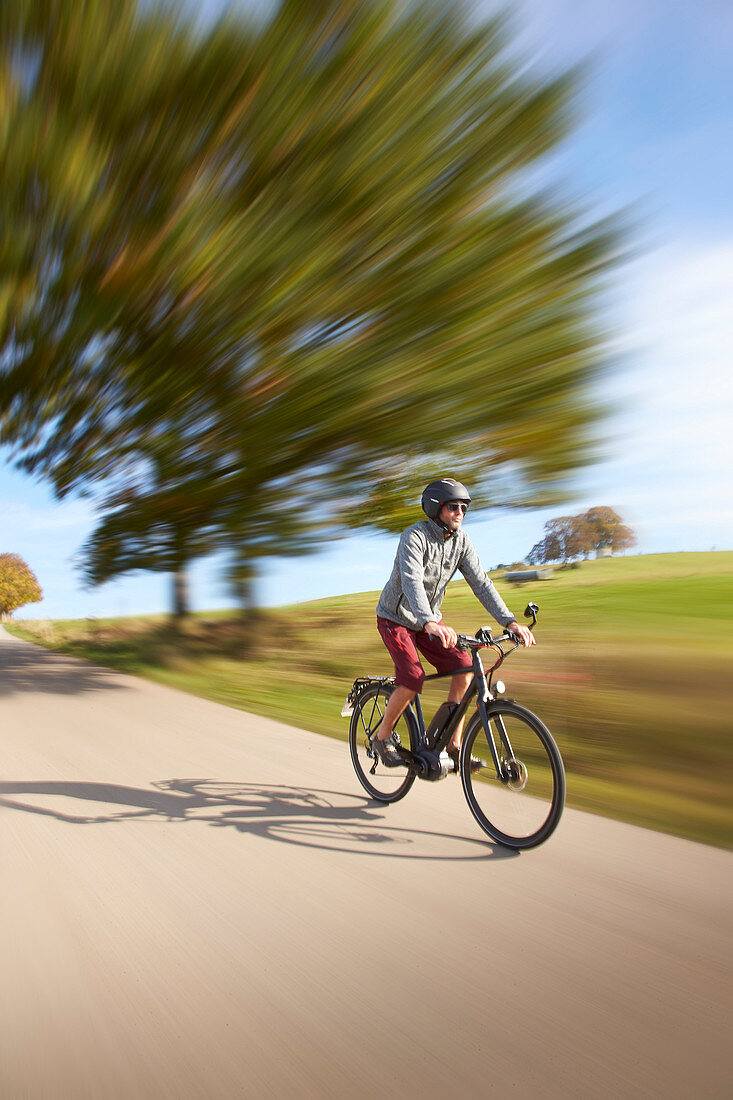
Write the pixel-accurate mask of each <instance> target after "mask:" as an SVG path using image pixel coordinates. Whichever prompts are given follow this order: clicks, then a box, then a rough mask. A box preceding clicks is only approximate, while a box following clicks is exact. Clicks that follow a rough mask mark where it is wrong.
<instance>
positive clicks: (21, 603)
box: [0, 554, 43, 622]
mask: <svg viewBox="0 0 733 1100" xmlns="http://www.w3.org/2000/svg"><path fill="white" fill-rule="evenodd" d="M42 599H43V592H42V591H41V586H40V584H39V583H38V580H37V578H36V575H35V573H34V572H33V571H32V570H31V569H30V568H29V566H28V565H26V563H25V562H24V561H23V559H22V558H21V557H20V556H19V555H18V554H0V620H2V621H3V622H7V621H8V619H10V618H11V616H12V614H13V612H14V611H17V609H18V608H19V607H25V605H26V604H28V603H38V602H39V601H40V600H42Z"/></svg>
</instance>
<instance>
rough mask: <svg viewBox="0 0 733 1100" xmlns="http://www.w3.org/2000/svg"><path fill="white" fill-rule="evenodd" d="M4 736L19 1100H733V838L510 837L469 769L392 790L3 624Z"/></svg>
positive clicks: (299, 735) (2, 956) (3, 912)
mask: <svg viewBox="0 0 733 1100" xmlns="http://www.w3.org/2000/svg"><path fill="white" fill-rule="evenodd" d="M0 745H2V751H1V753H0V883H1V884H2V889H1V890H0V921H1V925H0V926H1V927H2V930H3V931H2V936H1V937H0V975H1V976H2V977H1V980H0V1095H1V1096H2V1097H3V1098H16V1097H23V1098H26V1097H28V1098H33V1100H37V1098H47V1097H53V1098H56V1097H59V1098H64V1100H65V1098H70V1100H71V1098H74V1100H76V1098H86V1097H90V1098H91V1097H94V1098H95V1100H104V1098H106V1097H110V1098H128V1097H129V1098H135V1100H147V1098H149V1097H150V1098H153V1097H155V1098H160V1100H163V1098H168V1097H170V1098H174V1097H175V1098H183V1100H189V1098H190V1100H193V1098H202V1100H218V1098H222V1100H223V1098H229V1097H257V1098H260V1097H273V1098H280V1097H319V1098H323V1097H348V1098H361V1097H376V1096H379V1097H397V1096H399V1097H419V1098H420V1100H429V1098H432V1097H444V1096H448V1095H450V1096H458V1097H474V1096H476V1097H478V1096H497V1097H513V1096H518V1097H523V1098H526V1097H543V1098H546V1097H584V1098H586V1097H624V1098H626V1097H665V1098H666V1097H696V1098H699V1097H723V1096H725V1097H727V1096H729V1095H730V1092H731V1080H732V1078H733V1075H732V1072H731V1071H732V1070H733V1052H732V1050H731V1047H732V1046H733V1044H731V1038H730V1035H731V1032H730V1024H731V1007H732V1006H733V996H732V994H733V972H732V967H731V950H730V945H731V928H732V927H733V875H732V873H731V872H732V871H733V855H731V853H728V852H724V851H720V850H717V849H713V848H708V847H706V846H703V845H699V844H694V843H691V842H689V841H684V840H679V839H676V838H673V837H669V836H664V835H661V834H657V833H654V832H650V831H647V830H643V829H638V828H635V827H633V826H630V825H624V824H620V823H618V822H613V821H609V820H606V819H604V818H602V817H596V816H591V815H587V814H583V813H580V812H578V811H573V810H566V813H565V815H564V817H563V820H562V822H561V824H560V826H559V828H558V830H557V832H556V833H555V835H554V836H553V837H552V838H551V839H550V840H549V841H548V842H547V843H546V844H544V845H543V846H542V847H540V848H537V849H534V850H532V851H529V852H525V853H521V854H514V853H509V852H507V851H506V850H504V849H502V848H500V847H497V846H493V845H492V844H491V843H487V840H486V838H485V837H484V836H483V834H482V833H481V832H480V831H479V830H478V827H477V826H476V824H475V823H474V821H473V819H472V817H471V816H470V813H469V811H468V807H467V806H466V804H465V802H464V799H463V796H462V793H461V790H460V786H459V784H458V783H457V782H456V781H455V780H454V779H452V778H450V777H449V778H448V779H446V780H445V781H444V782H442V783H437V784H425V783H418V784H415V786H414V788H413V790H412V791H411V792H410V794H409V795H408V796H407V798H405V799H404V800H403V801H402V802H400V803H398V804H396V805H394V806H392V807H387V808H385V807H382V806H380V805H378V804H376V803H373V802H370V801H369V800H368V799H367V798H366V797H364V796H363V793H362V791H361V788H360V787H359V785H358V783H357V781H356V777H355V776H354V774H353V771H352V768H351V763H350V760H349V756H348V749H347V746H346V745H345V744H344V743H342V742H337V741H334V740H330V739H328V738H326V737H319V736H317V735H315V734H312V733H307V732H304V731H301V730H296V729H293V728H291V727H289V726H286V725H282V724H279V723H277V722H273V721H269V720H267V719H264V718H259V717H255V716H252V715H249V714H245V713H243V712H241V711H236V710H233V709H229V708H227V707H223V706H220V705H217V704H214V703H209V702H206V701H204V700H200V699H196V698H193V697H191V696H187V695H185V694H183V693H180V692H176V691H173V690H171V689H167V688H164V687H160V686H157V685H154V684H150V683H146V682H144V681H140V680H137V679H134V678H131V677H127V676H124V675H122V674H118V673H115V672H111V671H108V670H105V669H101V668H98V667H95V666H93V665H89V664H86V663H83V662H79V661H75V660H73V659H71V658H66V657H61V656H58V655H54V654H51V653H49V652H47V651H45V650H43V649H40V648H38V647H36V646H32V645H29V644H28V643H25V642H21V641H18V640H17V639H15V638H13V637H11V636H10V635H8V634H7V633H6V632H5V631H3V630H2V629H0ZM572 778H573V777H572V775H570V776H569V786H570V789H572Z"/></svg>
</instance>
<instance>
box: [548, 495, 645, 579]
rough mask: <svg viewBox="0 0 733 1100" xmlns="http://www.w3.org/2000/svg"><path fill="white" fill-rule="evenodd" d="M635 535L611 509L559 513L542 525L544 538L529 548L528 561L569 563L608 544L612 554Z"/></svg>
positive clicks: (630, 542)
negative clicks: (568, 513)
mask: <svg viewBox="0 0 733 1100" xmlns="http://www.w3.org/2000/svg"><path fill="white" fill-rule="evenodd" d="M635 542H636V536H635V535H634V532H633V531H632V530H631V528H630V527H627V526H626V525H625V524H624V523H623V521H622V520H621V517H620V516H618V515H617V514H616V512H614V511H613V509H611V508H606V507H602V508H591V509H590V510H589V511H587V512H582V513H580V514H579V515H577V516H558V517H557V518H556V519H551V520H548V521H547V523H546V524H545V537H544V538H543V539H541V540H540V541H539V542H537V543H535V545H534V546H533V547H532V549H531V550H530V552H529V554H528V555H527V561H528V562H530V563H531V564H532V565H539V564H543V563H545V562H549V561H561V562H569V561H576V560H577V559H578V558H587V557H588V556H589V555H590V554H591V553H592V552H593V551H594V550H599V549H600V548H601V547H604V546H607V547H609V548H610V549H611V550H612V551H613V552H614V553H616V552H618V551H620V550H625V549H626V548H627V547H629V546H633V545H634V543H635Z"/></svg>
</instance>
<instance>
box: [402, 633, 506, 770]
mask: <svg viewBox="0 0 733 1100" xmlns="http://www.w3.org/2000/svg"><path fill="white" fill-rule="evenodd" d="M502 640H503V639H502ZM498 642H499V640H498V639H497V640H496V641H492V642H490V643H488V644H489V645H491V647H492V648H494V649H496V650H497V651H498V653H499V654H500V656H499V660H498V661H497V662H496V664H495V665H492V667H491V668H490V669H489V672H488V679H487V673H486V670H485V669H484V666H483V662H482V661H481V656H480V654H479V645H469V644H468V643H466V648H470V649H471V661H472V664H473V678H472V680H471V683H470V684H469V685H468V687H467V688H466V691H465V692H464V694H463V697H462V698H461V699H460V701H459V702H458V705H457V707H456V709H455V710H454V712H453V714H452V715H451V716H450V718H449V719H448V722H447V724H446V726H445V727H444V729H443V730H442V731H441V733H440V734H439V735H438V737H437V738H436V739H435V741H434V742H433V744H430V742H429V741H428V737H427V728H426V725H425V717H424V715H423V709H422V703H421V701H420V696H419V694H418V695H416V696H415V698H414V700H413V701H412V703H410V704H409V706H408V710H410V711H411V712H412V715H413V717H414V719H415V721H416V723H417V728H418V736H419V738H420V747H421V748H422V749H425V750H428V751H429V752H436V753H441V752H443V750H444V749H445V748H446V746H447V745H448V743H449V741H450V739H451V737H452V735H453V732H454V730H455V729H456V727H457V726H458V724H459V723H460V722H461V721H462V720H463V719H464V718H465V716H466V712H467V710H468V708H469V706H470V704H471V700H472V699H473V697H474V695H477V696H478V700H477V705H478V712H479V715H480V716H481V722H482V724H483V727H484V732H485V733H486V739H487V741H488V744H489V748H490V749H491V757H492V760H493V763H494V768H495V769H496V777H497V779H498V780H500V782H506V780H507V772H506V768H505V767H503V766H502V762H501V757H500V755H499V752H498V751H497V747H496V741H495V740H494V733H493V730H492V728H491V723H490V722H489V715H488V709H487V707H488V703H489V702H490V701H491V700H492V699H493V696H492V694H491V687H490V684H491V680H492V677H493V674H494V672H495V671H496V669H497V668H498V667H499V666H500V665H501V664H502V662H503V661H504V660H505V658H506V657H508V656H509V653H511V652H513V650H514V649H516V648H517V647H518V644H519V643H518V642H515V643H514V644H513V645H512V649H510V650H507V652H504V650H503V649H502V648H501V646H500V645H499V644H498ZM460 671H461V670H460V669H457V670H456V672H437V673H434V674H433V675H431V676H426V677H425V679H426V681H427V680H441V679H445V678H446V677H447V676H455V675H456V673H458V672H460ZM496 724H497V727H498V729H499V736H500V738H501V740H502V742H503V743H504V747H505V748H506V751H507V753H508V756H509V759H510V760H512V759H513V758H514V751H513V749H512V746H511V744H510V742H509V736H508V734H507V731H506V727H505V725H504V722H503V720H502V718H501V717H500V716H497V718H496ZM401 751H402V753H403V755H404V756H405V757H406V758H407V759H408V762H409V758H410V757H411V756H413V754H412V753H411V752H410V751H409V750H408V749H404V748H403V749H402V750H401Z"/></svg>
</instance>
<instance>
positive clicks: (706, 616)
mask: <svg viewBox="0 0 733 1100" xmlns="http://www.w3.org/2000/svg"><path fill="white" fill-rule="evenodd" d="M495 579H496V580H497V585H498V587H499V588H500V591H501V592H502V595H503V596H504V598H505V600H506V602H507V603H508V605H509V606H510V607H511V608H512V609H513V610H514V611H515V612H516V614H517V615H518V616H521V612H522V611H523V609H524V607H525V605H526V603H527V602H528V601H529V600H534V601H535V602H537V603H538V604H539V605H540V619H539V623H538V627H537V638H538V642H539V644H538V645H537V646H536V647H535V648H533V649H532V650H531V651H520V652H519V653H517V654H516V655H515V656H514V657H513V658H512V660H511V662H508V663H507V665H506V666H505V674H504V675H503V679H504V680H505V681H506V683H507V684H508V686H509V691H508V694H510V695H512V696H514V697H515V698H517V699H518V700H519V701H521V702H522V703H525V704H526V705H528V706H530V707H531V708H532V709H534V710H536V711H537V713H538V714H539V715H540V716H541V717H542V718H543V719H544V720H545V722H546V723H547V725H549V727H550V729H552V731H553V733H554V734H555V737H556V739H557V741H558V744H559V745H560V749H561V751H562V753H563V757H564V759H565V762H566V767H567V772H568V802H569V804H570V805H574V806H579V807H582V808H583V809H587V810H591V811H593V812H595V813H601V814H604V815H606V816H609V817H617V818H620V819H623V820H625V821H631V822H635V823H638V824H642V825H646V826H650V827H651V828H655V829H660V830H663V831H666V832H671V833H675V834H678V835H680V836H686V837H690V838H693V839H696V840H702V841H706V842H708V843H711V844H717V845H721V846H726V847H732V846H733V811H732V810H731V798H730V791H729V778H730V771H731V767H730V762H731V752H730V745H729V742H730V736H731V728H732V726H733V722H732V721H731V713H732V712H733V676H731V666H732V663H733V662H732V660H731V658H732V657H733V552H731V553H729V552H725V553H708V554H664V555H649V556H638V557H626V558H618V559H604V560H601V561H590V562H585V563H584V564H583V565H582V567H581V568H579V569H567V570H561V571H558V572H556V573H555V574H554V576H553V578H552V579H551V580H549V581H541V582H536V583H531V584H527V585H522V586H519V587H518V588H517V587H512V586H510V585H508V584H507V583H506V582H502V581H501V580H500V578H498V577H495ZM375 604H376V594H375V593H363V594H359V595H355V596H339V597H333V598H330V599H326V600H318V601H315V602H313V603H308V604H297V605H295V606H293V607H289V608H278V609H276V610H271V611H266V612H261V613H259V614H258V615H256V616H255V617H253V618H251V619H250V620H248V621H246V622H243V621H242V620H240V619H239V618H237V617H233V616H232V615H231V614H228V613H221V612H220V613H211V614H201V615H196V616H193V617H192V618H191V619H190V621H188V622H187V623H186V624H185V626H184V627H183V629H182V630H180V631H178V630H176V629H175V628H173V627H171V625H170V624H169V622H168V621H167V620H166V619H164V618H162V617H157V618H155V617H147V618H142V619H135V618H128V619H110V620H96V621H86V620H72V621H57V622H34V621H26V622H24V623H23V622H19V623H15V624H13V625H12V626H11V629H12V630H13V632H14V633H17V634H18V635H20V636H21V637H24V638H28V639H30V640H32V641H37V642H41V643H42V644H43V645H47V646H49V647H50V648H53V649H59V650H61V651H63V652H67V653H72V654H74V655H76V656H80V657H87V658H89V659H92V660H95V661H97V662H101V663H103V664H107V665H110V666H112V667H115V668H120V669H124V670H125V671H128V672H133V673H136V674H139V675H143V676H147V677H149V678H151V679H154V680H157V681H159V682H161V683H165V684H169V685H172V686H174V687H177V688H181V689H183V690H186V691H191V692H193V693H194V694H197V695H201V696H204V697H205V698H208V699H214V700H216V701H217V702H221V703H226V704H227V705H229V706H234V707H240V708H242V709H244V710H250V711H253V712H255V713H258V714H265V715H269V716H270V717H273V718H277V719H279V720H280V721H283V722H288V723H290V724H293V725H296V726H300V727H302V728H305V729H309V730H314V731H316V732H318V733H323V734H326V735H328V736H331V737H339V738H345V737H346V735H347V723H346V721H345V720H344V719H343V718H341V717H340V714H339V711H340V708H341V704H342V702H343V699H344V696H345V695H346V692H347V690H348V688H349V686H350V684H351V682H352V680H353V679H354V678H355V677H356V676H357V675H363V674H365V673H367V674H379V673H390V672H391V666H390V664H389V659H388V657H387V654H386V652H385V650H384V649H383V647H382V644H381V642H380V640H379V637H378V635H377V633H376V629H375V626H374V607H375ZM443 611H444V617H445V619H446V621H447V622H449V623H450V624H451V625H453V626H454V627H455V628H456V629H458V630H463V631H465V632H472V631H473V630H475V628H476V627H478V626H479V625H480V624H481V623H482V622H486V620H487V615H486V613H485V612H484V611H483V609H482V608H481V607H480V605H479V604H478V603H477V602H476V600H475V598H474V596H473V595H472V593H471V592H470V590H469V589H468V588H467V586H466V585H465V584H464V583H463V582H458V583H454V584H452V585H451V586H450V589H449V593H448V596H447V598H446V601H445V604H444V608H443ZM444 690H445V688H444V686H442V687H441V688H440V692H443V691H444ZM439 698H440V694H439V691H438V687H437V686H436V685H432V686H431V687H430V688H428V690H427V691H426V709H427V710H430V708H431V705H433V704H437V702H438V701H439Z"/></svg>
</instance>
